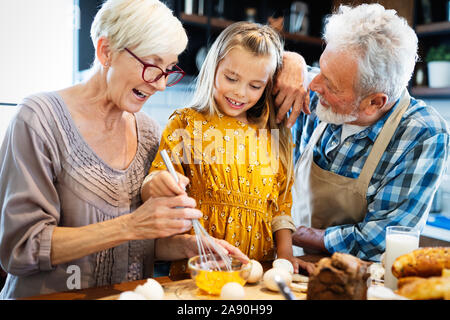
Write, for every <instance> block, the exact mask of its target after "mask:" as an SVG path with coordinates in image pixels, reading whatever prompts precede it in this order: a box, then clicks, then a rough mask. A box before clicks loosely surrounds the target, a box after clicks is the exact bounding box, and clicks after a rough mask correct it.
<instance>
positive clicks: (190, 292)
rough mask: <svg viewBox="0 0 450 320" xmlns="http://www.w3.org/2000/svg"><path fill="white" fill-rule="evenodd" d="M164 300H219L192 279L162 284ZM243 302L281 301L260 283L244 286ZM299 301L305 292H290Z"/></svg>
mask: <svg viewBox="0 0 450 320" xmlns="http://www.w3.org/2000/svg"><path fill="white" fill-rule="evenodd" d="M162 287H163V288H164V299H165V300H220V296H215V295H209V294H207V293H206V292H204V291H202V290H200V289H199V288H197V286H196V285H195V283H194V281H193V280H192V279H186V280H180V281H174V282H171V283H164V284H162ZM244 290H245V300H283V299H284V297H283V295H282V294H281V293H279V292H273V291H270V290H268V289H266V288H264V287H263V285H262V284H261V282H259V283H256V284H246V285H245V286H244ZM292 292H293V293H294V295H295V296H296V297H297V299H299V300H305V299H306V292H304V293H303V292H298V291H292ZM118 298H119V295H118V294H117V295H113V296H109V297H104V298H102V299H100V300H116V299H118Z"/></svg>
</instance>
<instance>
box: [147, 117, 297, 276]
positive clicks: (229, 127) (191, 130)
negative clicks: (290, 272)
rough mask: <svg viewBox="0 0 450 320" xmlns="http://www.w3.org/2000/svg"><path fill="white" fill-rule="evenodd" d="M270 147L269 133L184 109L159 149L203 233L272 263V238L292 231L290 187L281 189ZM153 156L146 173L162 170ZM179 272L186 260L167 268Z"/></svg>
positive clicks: (281, 180)
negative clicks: (178, 177)
mask: <svg viewBox="0 0 450 320" xmlns="http://www.w3.org/2000/svg"><path fill="white" fill-rule="evenodd" d="M272 141H274V142H275V139H272V136H271V132H270V131H269V130H260V129H258V128H257V127H256V126H253V125H251V124H249V125H247V124H245V123H243V122H241V121H239V120H236V119H234V118H232V117H228V116H226V115H222V114H217V115H214V116H212V117H210V116H205V115H203V114H201V113H199V112H197V111H195V110H194V109H191V108H185V109H179V110H176V111H175V112H174V113H173V114H172V115H171V116H170V118H169V122H168V124H167V126H166V127H165V129H164V131H163V133H162V137H161V143H160V147H159V151H161V150H163V149H166V150H167V152H168V154H169V156H171V159H172V162H173V164H174V167H175V170H176V171H178V172H180V173H182V174H183V175H185V176H186V177H188V178H189V179H190V183H189V185H188V187H187V190H186V191H187V193H188V195H189V196H190V197H192V198H194V199H195V200H196V201H197V206H198V208H199V210H201V211H202V212H203V218H202V219H200V222H201V223H202V225H203V226H204V228H205V229H206V230H207V231H208V233H209V234H211V235H212V236H214V237H216V238H219V239H225V240H226V241H228V242H229V243H231V244H233V245H235V246H236V247H238V248H239V249H240V250H241V251H242V252H244V253H245V254H247V255H248V257H249V258H250V259H256V260H259V261H263V260H270V259H273V258H274V241H273V236H272V234H273V232H275V231H277V230H280V229H291V230H292V231H295V226H294V223H293V220H292V218H291V205H292V196H291V187H292V182H291V183H289V185H288V186H287V185H286V177H285V171H284V170H283V167H282V165H281V162H280V160H279V159H278V152H277V148H278V146H277V145H276V144H274V143H272ZM272 149H273V150H275V152H274V153H272V152H271V150H272ZM159 151H158V153H157V155H156V158H155V159H154V161H153V163H152V167H151V168H150V172H152V171H156V170H166V166H165V165H164V162H163V160H162V157H161V155H160V152H159ZM274 159H275V160H274ZM274 164H275V165H274ZM291 181H292V179H291ZM285 191H287V192H285ZM191 233H192V234H194V231H193V230H191ZM184 272H187V270H186V260H184V261H183V262H177V263H172V266H171V271H170V274H171V275H174V274H180V273H184Z"/></svg>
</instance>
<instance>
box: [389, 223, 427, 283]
mask: <svg viewBox="0 0 450 320" xmlns="http://www.w3.org/2000/svg"><path fill="white" fill-rule="evenodd" d="M419 237H420V232H419V229H417V228H411V227H399V226H395V227H387V228H386V256H385V259H386V260H385V263H384V266H385V273H384V286H385V287H387V288H390V289H392V290H396V289H397V278H396V277H394V276H393V275H392V271H391V270H392V269H391V268H392V264H393V263H394V261H395V259H397V258H398V257H399V256H401V255H404V254H406V253H410V252H411V251H413V250H415V249H417V248H419Z"/></svg>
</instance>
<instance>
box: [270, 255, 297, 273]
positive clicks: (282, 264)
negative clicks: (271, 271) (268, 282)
mask: <svg viewBox="0 0 450 320" xmlns="http://www.w3.org/2000/svg"><path fill="white" fill-rule="evenodd" d="M272 267H274V268H281V269H285V270H286V271H288V272H289V273H290V274H293V273H294V266H293V265H292V263H291V262H290V261H289V260H287V259H276V260H274V261H273V263H272Z"/></svg>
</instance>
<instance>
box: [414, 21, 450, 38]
mask: <svg viewBox="0 0 450 320" xmlns="http://www.w3.org/2000/svg"><path fill="white" fill-rule="evenodd" d="M416 33H417V35H418V36H428V35H436V34H445V33H448V34H450V21H443V22H435V23H428V24H422V25H418V26H416Z"/></svg>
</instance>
